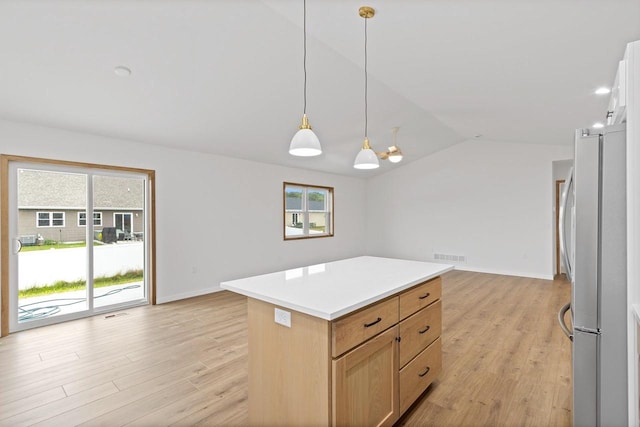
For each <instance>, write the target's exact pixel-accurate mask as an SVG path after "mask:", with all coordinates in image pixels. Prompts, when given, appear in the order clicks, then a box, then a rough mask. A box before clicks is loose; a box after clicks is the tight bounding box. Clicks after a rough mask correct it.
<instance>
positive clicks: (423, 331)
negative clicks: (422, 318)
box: [418, 325, 431, 334]
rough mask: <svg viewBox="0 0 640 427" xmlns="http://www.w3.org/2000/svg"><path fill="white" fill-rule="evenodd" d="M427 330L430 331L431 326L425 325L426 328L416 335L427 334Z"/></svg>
mask: <svg viewBox="0 0 640 427" xmlns="http://www.w3.org/2000/svg"><path fill="white" fill-rule="evenodd" d="M429 329H431V326H429V325H427V327H426V328H424V329H423V330H421V331H418V333H419V334H424V333H425V332H427V331H428V330H429Z"/></svg>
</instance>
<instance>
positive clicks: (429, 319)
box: [400, 301, 442, 367]
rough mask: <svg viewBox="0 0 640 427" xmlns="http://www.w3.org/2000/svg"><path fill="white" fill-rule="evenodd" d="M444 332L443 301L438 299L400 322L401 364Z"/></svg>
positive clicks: (404, 363)
mask: <svg viewBox="0 0 640 427" xmlns="http://www.w3.org/2000/svg"><path fill="white" fill-rule="evenodd" d="M441 334H442V302H441V301H436V302H434V303H433V304H431V305H430V306H427V307H425V308H423V309H422V310H420V311H419V312H417V313H416V314H414V315H413V316H410V317H408V318H407V319H405V320H403V321H402V322H400V338H401V340H400V366H401V367H402V366H404V365H406V364H407V362H409V361H410V360H411V359H413V358H414V357H415V356H416V355H417V354H418V353H420V352H421V351H422V350H424V349H425V348H426V347H427V346H428V345H429V344H431V343H432V342H433V341H434V340H435V339H436V338H438V337H439V336H440V335H441Z"/></svg>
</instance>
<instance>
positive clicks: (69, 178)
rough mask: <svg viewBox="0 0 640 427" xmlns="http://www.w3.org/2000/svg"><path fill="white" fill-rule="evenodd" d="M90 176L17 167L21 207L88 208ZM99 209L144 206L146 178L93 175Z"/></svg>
mask: <svg viewBox="0 0 640 427" xmlns="http://www.w3.org/2000/svg"><path fill="white" fill-rule="evenodd" d="M86 180H87V177H86V175H83V174H77V173H62V172H51V171H41V170H33V169H19V170H18V208H21V209H28V208H32V209H41V208H51V209H54V208H56V209H85V207H86V205H87V182H86ZM93 180H94V184H93V200H94V206H95V208H96V209H142V208H144V181H143V180H142V179H135V178H120V177H112V176H99V175H98V176H94V178H93Z"/></svg>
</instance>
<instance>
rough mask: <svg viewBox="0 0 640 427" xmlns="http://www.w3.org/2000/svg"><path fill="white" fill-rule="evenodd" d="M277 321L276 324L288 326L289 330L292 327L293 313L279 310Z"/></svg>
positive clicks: (276, 310) (276, 312)
mask: <svg viewBox="0 0 640 427" xmlns="http://www.w3.org/2000/svg"><path fill="white" fill-rule="evenodd" d="M274 317H275V321H276V323H278V324H280V325H283V326H286V327H287V328H290V327H291V313H290V312H288V311H284V310H280V309H279V308H276V309H275V316H274Z"/></svg>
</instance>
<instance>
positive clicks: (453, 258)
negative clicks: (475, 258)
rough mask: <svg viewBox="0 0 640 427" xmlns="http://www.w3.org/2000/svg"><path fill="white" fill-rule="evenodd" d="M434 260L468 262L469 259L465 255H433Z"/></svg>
mask: <svg viewBox="0 0 640 427" xmlns="http://www.w3.org/2000/svg"><path fill="white" fill-rule="evenodd" d="M433 259H434V260H435V261H449V262H464V263H466V262H467V257H466V256H464V255H450V254H433Z"/></svg>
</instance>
